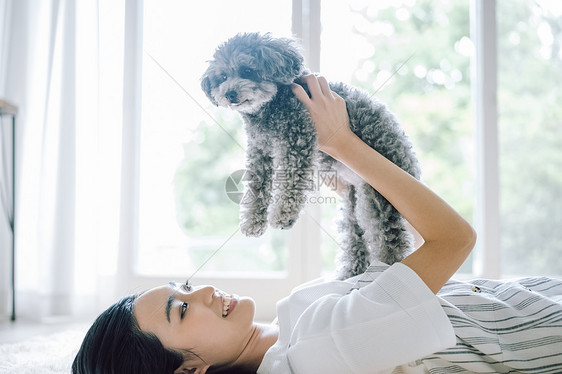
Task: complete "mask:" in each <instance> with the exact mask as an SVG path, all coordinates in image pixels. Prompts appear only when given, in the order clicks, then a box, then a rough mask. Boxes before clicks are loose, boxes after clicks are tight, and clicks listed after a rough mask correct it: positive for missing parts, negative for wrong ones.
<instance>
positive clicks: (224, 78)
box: [217, 73, 228, 83]
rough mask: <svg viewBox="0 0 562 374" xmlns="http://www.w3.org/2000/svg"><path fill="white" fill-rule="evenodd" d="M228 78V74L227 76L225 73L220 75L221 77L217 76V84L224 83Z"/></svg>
mask: <svg viewBox="0 0 562 374" xmlns="http://www.w3.org/2000/svg"><path fill="white" fill-rule="evenodd" d="M226 78H228V77H227V76H226V74H225V73H222V74H220V75H219V76H217V82H218V83H222V82H224V81H225V80H226Z"/></svg>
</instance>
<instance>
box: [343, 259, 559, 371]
mask: <svg viewBox="0 0 562 374" xmlns="http://www.w3.org/2000/svg"><path fill="white" fill-rule="evenodd" d="M386 268H387V266H386V265H383V264H376V265H374V266H373V267H372V268H369V269H368V270H367V272H366V273H365V274H364V275H363V276H361V278H360V279H359V280H358V281H357V283H356V284H355V286H354V288H360V287H362V286H363V285H365V284H367V283H369V282H371V281H372V280H373V279H375V278H376V276H377V275H378V273H380V272H382V271H384V270H385V269H386ZM438 296H439V298H440V300H441V305H442V307H443V309H444V310H445V312H446V313H447V315H448V316H449V319H450V320H451V323H452V325H453V328H454V330H455V335H456V336H457V344H456V346H454V347H452V348H449V349H447V350H445V351H443V352H437V353H435V354H433V355H431V356H428V357H425V358H423V359H421V360H419V361H418V364H421V363H423V365H424V366H425V368H426V369H427V370H428V371H429V373H431V374H450V373H534V374H542V373H562V281H561V280H557V279H551V278H546V277H534V278H522V279H518V280H514V281H492V280H482V279H478V280H474V281H470V282H458V281H449V282H448V283H447V284H446V285H445V286H444V287H443V288H442V289H441V291H439V293H438Z"/></svg>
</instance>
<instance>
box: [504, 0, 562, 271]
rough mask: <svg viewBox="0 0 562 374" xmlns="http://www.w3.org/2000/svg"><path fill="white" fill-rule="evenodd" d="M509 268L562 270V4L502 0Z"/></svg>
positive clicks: (506, 258)
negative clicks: (506, 0)
mask: <svg viewBox="0 0 562 374" xmlns="http://www.w3.org/2000/svg"><path fill="white" fill-rule="evenodd" d="M497 6H498V11H497V15H498V108H499V123H498V126H499V142H500V173H501V174H500V180H501V219H502V236H501V240H502V263H501V264H502V272H503V274H504V275H506V276H511V275H524V274H549V275H561V274H562V256H561V254H562V246H561V243H562V229H561V228H562V152H561V150H562V104H561V103H562V91H561V90H560V82H562V48H561V46H562V44H561V43H562V6H561V3H560V2H559V1H540V0H538V1H525V0H518V1H509V2H505V1H498V2H497Z"/></svg>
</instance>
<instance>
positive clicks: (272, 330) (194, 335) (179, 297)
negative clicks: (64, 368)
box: [72, 282, 277, 374]
mask: <svg viewBox="0 0 562 374" xmlns="http://www.w3.org/2000/svg"><path fill="white" fill-rule="evenodd" d="M254 312H255V304H254V301H253V300H252V299H250V298H247V297H243V298H239V297H238V296H236V295H229V294H227V293H225V292H222V291H220V290H217V289H215V288H214V287H211V286H199V287H191V286H186V285H179V284H177V283H174V282H170V283H169V284H168V285H165V286H161V287H156V288H153V289H151V290H148V291H146V292H143V293H141V294H137V295H131V296H127V297H125V298H123V299H121V300H120V301H119V302H117V303H116V304H114V305H112V306H111V307H110V308H108V309H107V310H106V311H105V312H103V313H102V314H101V315H100V316H99V317H98V318H97V319H96V321H95V322H94V324H93V325H92V327H91V328H90V330H89V331H88V333H87V334H86V337H85V338H84V342H83V344H82V347H81V348H80V351H79V352H78V354H77V356H76V358H75V360H74V363H73V365H72V370H73V373H75V374H78V373H128V372H134V373H147V374H148V373H172V372H174V373H220V372H229V373H247V372H251V370H253V372H255V371H256V369H257V366H259V363H260V362H261V357H263V355H264V354H265V351H266V350H267V349H268V348H269V346H271V344H273V342H274V341H275V339H276V338H277V334H276V331H277V327H276V326H267V325H261V324H257V323H254V322H253V319H254ZM264 343H265V344H264ZM195 347H196V348H195ZM250 362H253V363H254V364H253V365H250V364H249V363H250ZM211 366H212V369H211ZM251 366H253V368H252V369H250V371H248V370H249V367H251Z"/></svg>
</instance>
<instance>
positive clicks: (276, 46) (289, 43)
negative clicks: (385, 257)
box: [258, 38, 304, 84]
mask: <svg viewBox="0 0 562 374" xmlns="http://www.w3.org/2000/svg"><path fill="white" fill-rule="evenodd" d="M259 54H260V55H261V56H259V58H258V61H260V62H261V63H262V64H263V66H262V69H261V70H262V71H264V72H265V77H264V78H265V79H267V80H273V81H276V82H278V83H282V84H291V83H292V82H293V81H294V80H295V79H296V78H297V77H300V76H301V75H302V73H303V71H304V58H303V56H302V54H301V52H300V50H299V49H298V47H297V46H296V42H295V41H293V40H291V39H287V38H271V39H270V40H269V42H268V43H266V44H264V45H263V46H262V48H260V50H259Z"/></svg>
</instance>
